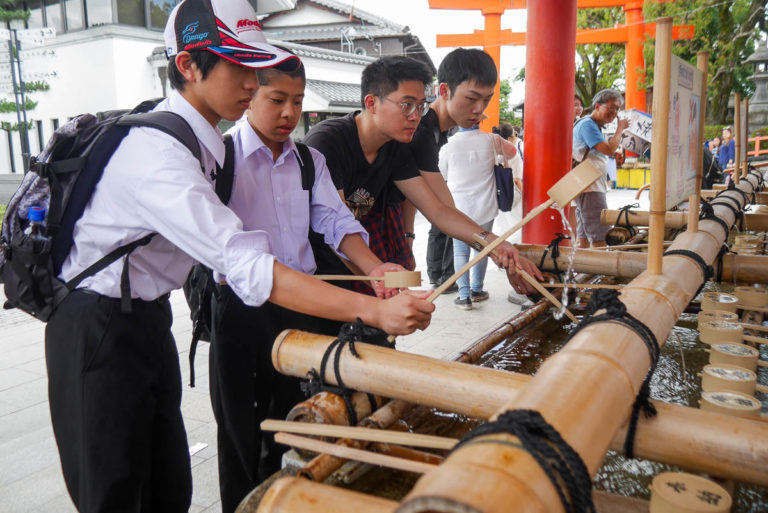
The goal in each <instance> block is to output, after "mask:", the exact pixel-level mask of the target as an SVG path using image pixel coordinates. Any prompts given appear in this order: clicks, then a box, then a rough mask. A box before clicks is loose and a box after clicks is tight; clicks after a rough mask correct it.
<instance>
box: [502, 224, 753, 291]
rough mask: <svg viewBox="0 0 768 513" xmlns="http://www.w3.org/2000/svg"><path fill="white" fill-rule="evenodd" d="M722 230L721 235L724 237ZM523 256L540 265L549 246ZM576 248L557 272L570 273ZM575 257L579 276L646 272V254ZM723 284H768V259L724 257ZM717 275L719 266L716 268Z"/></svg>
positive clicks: (526, 247) (548, 264) (564, 253)
mask: <svg viewBox="0 0 768 513" xmlns="http://www.w3.org/2000/svg"><path fill="white" fill-rule="evenodd" d="M722 231H723V230H722V229H720V232H721V233H722ZM517 249H518V251H519V252H520V255H522V256H524V257H525V258H528V259H529V260H533V261H534V262H537V263H538V262H540V261H541V257H542V255H544V252H545V251H546V246H542V245H533V244H520V245H518V246H517ZM572 251H574V249H573V248H569V247H565V246H563V247H561V248H560V256H558V258H557V260H556V262H557V268H558V269H560V270H561V271H562V270H564V269H567V267H568V258H569V257H570V255H571V252H572ZM575 252H576V254H575V255H574V257H573V270H574V271H576V272H580V273H589V274H605V275H609V276H614V277H617V278H634V277H636V276H638V275H639V274H640V273H642V272H643V271H644V270H645V261H646V259H647V254H646V253H632V252H626V251H598V250H593V249H576V250H575ZM722 267H723V269H722V280H723V281H724V282H731V281H733V282H743V283H768V256H763V255H734V254H733V253H728V254H727V255H724V256H723V265H722ZM541 268H542V270H544V271H554V270H555V266H554V264H553V263H552V258H551V256H550V255H549V254H547V258H546V259H545V260H544V264H543V265H542V266H541ZM715 271H718V265H716V264H715Z"/></svg>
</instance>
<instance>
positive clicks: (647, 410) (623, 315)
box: [565, 289, 661, 458]
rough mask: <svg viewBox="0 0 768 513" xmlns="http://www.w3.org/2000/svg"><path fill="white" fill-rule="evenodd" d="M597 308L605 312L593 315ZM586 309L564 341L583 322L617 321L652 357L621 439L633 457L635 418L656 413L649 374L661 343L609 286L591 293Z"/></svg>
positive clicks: (635, 429)
mask: <svg viewBox="0 0 768 513" xmlns="http://www.w3.org/2000/svg"><path fill="white" fill-rule="evenodd" d="M599 310H605V313H603V314H600V315H594V314H595V312H597V311H599ZM587 311H588V312H589V314H588V315H587V316H586V317H584V318H583V319H582V320H581V322H580V323H579V324H578V326H576V328H574V330H573V331H571V332H570V333H569V334H568V338H566V339H565V343H568V341H570V340H571V338H573V337H574V336H575V335H576V333H578V332H579V331H581V330H582V329H583V328H584V327H585V326H589V325H590V324H594V323H596V322H608V321H612V322H618V323H619V324H623V325H625V326H627V327H628V328H629V329H631V330H632V331H634V332H635V333H637V335H638V336H639V337H640V339H642V341H643V343H645V346H646V348H647V349H648V354H649V355H650V357H651V366H650V367H649V369H648V373H647V374H646V375H645V379H644V380H643V384H642V385H640V390H639V391H638V393H637V397H636V398H635V403H634V404H633V405H632V416H631V417H630V419H629V428H628V429H627V438H626V439H625V440H624V454H625V455H626V457H627V458H634V457H635V454H634V446H635V432H636V431H637V419H638V417H639V416H640V410H641V409H642V410H643V413H644V414H645V416H646V417H653V416H654V415H656V408H655V407H654V406H653V404H652V403H651V402H650V397H651V377H652V376H653V373H654V371H655V370H656V365H657V364H658V362H659V354H660V353H661V347H660V346H659V342H658V341H657V340H656V335H654V334H653V332H652V331H651V330H650V328H648V326H646V325H645V324H643V323H642V322H641V321H640V320H639V319H637V318H636V317H635V316H633V315H632V314H630V313H629V312H627V307H626V305H624V303H622V302H621V300H620V299H619V292H618V291H616V290H612V289H598V290H596V291H595V292H594V293H593V294H592V298H591V299H590V300H589V303H588V304H587Z"/></svg>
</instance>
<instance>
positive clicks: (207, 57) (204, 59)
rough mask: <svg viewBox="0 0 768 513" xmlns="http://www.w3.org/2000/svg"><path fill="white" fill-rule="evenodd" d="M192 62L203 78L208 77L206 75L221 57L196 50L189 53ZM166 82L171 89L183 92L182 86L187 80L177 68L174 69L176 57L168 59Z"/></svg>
mask: <svg viewBox="0 0 768 513" xmlns="http://www.w3.org/2000/svg"><path fill="white" fill-rule="evenodd" d="M189 55H190V57H191V58H192V62H194V63H195V64H196V65H197V69H199V70H200V73H202V74H203V78H205V77H207V76H208V73H210V72H211V70H212V69H213V68H214V66H216V64H218V63H219V61H220V60H221V57H219V56H218V55H216V54H215V53H213V52H209V51H206V50H197V51H192V52H189ZM168 81H169V82H170V83H171V87H172V88H174V89H176V90H177V91H183V90H184V86H185V85H186V83H187V79H186V78H184V75H182V74H181V72H180V71H179V68H177V67H176V56H175V55H174V56H172V57H171V58H169V59H168Z"/></svg>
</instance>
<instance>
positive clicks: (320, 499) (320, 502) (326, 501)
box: [238, 477, 397, 513]
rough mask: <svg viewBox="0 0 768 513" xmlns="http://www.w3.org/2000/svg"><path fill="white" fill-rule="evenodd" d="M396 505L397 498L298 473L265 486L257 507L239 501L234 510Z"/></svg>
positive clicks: (268, 512) (315, 511) (308, 511)
mask: <svg viewBox="0 0 768 513" xmlns="http://www.w3.org/2000/svg"><path fill="white" fill-rule="evenodd" d="M331 504H333V507H332V508H329V505H331ZM396 507H397V502H395V501H391V500H387V499H382V498H381V497H374V496H372V495H366V494H363V493H360V492H353V491H352V490H346V489H344V488H337V487H333V486H328V485H323V484H320V483H314V482H312V481H309V480H307V479H301V478H299V477H283V478H281V479H279V480H277V481H275V484H273V485H272V486H271V487H270V488H269V490H268V491H267V493H266V494H265V495H264V498H263V499H262V500H261V502H260V503H259V507H258V509H255V510H253V509H250V508H249V507H248V505H241V507H240V508H238V513H250V512H251V511H254V512H255V513H328V511H331V510H332V511H333V512H334V513H361V512H365V513H392V512H393V511H394V510H395V508H396Z"/></svg>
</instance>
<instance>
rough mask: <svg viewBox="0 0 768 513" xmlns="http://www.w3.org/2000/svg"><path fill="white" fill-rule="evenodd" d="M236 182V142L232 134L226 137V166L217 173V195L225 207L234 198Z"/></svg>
mask: <svg viewBox="0 0 768 513" xmlns="http://www.w3.org/2000/svg"><path fill="white" fill-rule="evenodd" d="M234 182H235V141H234V140H233V139H232V136H231V135H230V134H226V135H225V136H224V166H223V167H222V168H221V169H220V170H219V171H218V172H217V173H216V195H217V196H218V197H219V199H220V200H221V202H222V203H224V204H225V205H226V204H228V203H229V200H230V199H231V198H232V186H233V184H234Z"/></svg>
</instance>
